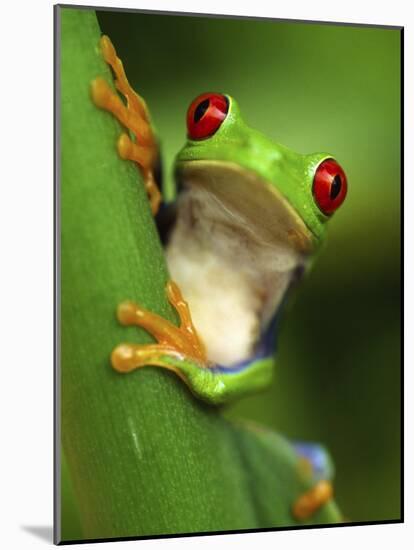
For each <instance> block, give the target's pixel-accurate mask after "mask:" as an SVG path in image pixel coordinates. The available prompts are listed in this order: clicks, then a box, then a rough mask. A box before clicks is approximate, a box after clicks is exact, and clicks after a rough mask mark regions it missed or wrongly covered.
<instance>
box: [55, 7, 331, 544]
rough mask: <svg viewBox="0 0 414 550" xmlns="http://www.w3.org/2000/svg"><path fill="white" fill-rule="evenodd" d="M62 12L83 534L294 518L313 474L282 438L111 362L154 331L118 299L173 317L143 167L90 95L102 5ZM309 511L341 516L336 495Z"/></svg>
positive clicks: (65, 328)
mask: <svg viewBox="0 0 414 550" xmlns="http://www.w3.org/2000/svg"><path fill="white" fill-rule="evenodd" d="M58 14H59V24H60V31H61V34H60V36H61V58H60V62H61V65H60V66H61V71H60V78H61V103H60V107H61V410H60V414H61V435H62V445H63V449H64V453H65V456H66V459H67V463H68V470H69V472H70V478H71V484H72V486H73V490H74V495H75V499H76V503H77V507H78V509H79V516H80V521H81V524H82V533H83V537H84V538H87V539H89V538H108V537H122V536H139V535H156V534H164V533H188V532H203V531H222V530H226V531H228V530H240V529H256V528H260V527H274V526H277V525H287V524H294V523H295V521H294V519H293V518H292V516H291V514H290V509H291V506H292V503H293V502H294V500H295V498H297V496H298V495H299V494H300V493H301V492H303V491H304V490H306V489H307V488H308V487H309V486H310V485H311V483H310V480H306V479H303V478H302V477H301V475H300V472H299V470H298V467H297V462H298V461H297V457H296V456H295V454H294V453H293V451H292V449H291V447H290V446H289V444H288V443H287V442H286V441H285V440H284V439H283V438H280V437H279V436H276V435H273V434H270V435H266V436H265V437H264V436H263V434H262V432H260V431H257V430H253V431H252V430H250V429H246V428H244V427H239V426H235V425H233V424H231V423H230V422H229V421H227V420H226V419H225V418H224V417H223V416H222V414H221V412H220V410H219V409H216V408H212V407H208V406H207V405H205V404H203V403H201V402H199V401H197V400H196V399H195V398H194V397H193V396H192V395H191V394H190V392H189V391H188V389H187V388H186V386H185V385H184V384H183V383H182V382H181V381H180V380H179V379H178V378H177V377H176V376H175V375H174V374H172V373H169V372H166V371H163V370H162V369H157V368H153V367H148V368H144V369H142V370H139V371H136V372H134V373H132V374H129V375H121V374H119V373H116V372H115V371H113V370H112V368H111V366H110V362H109V357H110V353H111V351H112V349H113V348H114V347H115V346H116V345H117V344H119V343H120V342H122V341H133V342H141V343H145V342H149V341H151V338H150V337H149V335H148V334H146V333H145V332H144V331H142V330H137V329H134V328H131V327H130V328H124V327H121V326H120V325H119V324H118V322H117V320H116V317H115V309H116V306H117V304H118V303H119V302H120V301H122V300H124V299H132V300H136V301H138V302H139V303H141V304H142V305H144V306H145V307H146V308H148V309H150V310H152V311H154V312H157V313H159V314H160V315H163V316H164V317H166V318H168V319H170V320H172V321H175V320H176V317H175V312H174V311H172V309H171V307H170V306H169V304H168V303H167V301H166V296H165V291H164V289H165V283H166V281H167V277H168V275H167V270H166V266H165V262H164V257H163V251H162V247H161V245H160V242H159V239H158V235H157V232H156V228H155V225H154V222H153V219H152V216H151V212H150V208H149V203H148V199H147V197H146V194H145V191H144V186H143V184H142V181H141V178H140V174H139V172H138V170H137V168H136V166H135V165H133V164H132V163H129V162H125V161H122V160H120V159H119V158H118V156H117V153H116V141H117V138H118V136H119V134H120V132H121V128H120V126H119V124H118V123H117V122H116V121H115V120H114V119H113V118H112V117H111V116H110V115H109V114H107V113H105V112H103V111H100V110H99V109H97V108H96V107H95V105H94V104H93V103H92V101H91V99H90V95H89V86H90V81H91V80H92V79H93V78H95V77H97V76H101V77H103V78H105V79H107V80H108V82H110V83H111V85H113V84H112V79H111V74H110V71H109V69H108V67H107V66H106V64H105V63H104V61H103V60H102V58H101V55H100V50H99V45H98V41H99V36H100V31H99V27H98V24H97V20H96V16H95V13H94V12H93V11H88V10H77V9H71V8H58ZM68 515H69V514H68ZM66 520H67V516H64V517H62V532H63V533H68V532H70V529H65V525H66V524H65V521H66ZM313 521H315V522H317V523H326V522H332V521H339V514H338V512H337V510H336V507H335V505H334V504H333V503H330V504H328V505H326V506H325V507H324V508H323V509H322V510H321V511H320V512H319V514H318V515H316V516H315V517H314V518H313ZM66 536H67V535H66Z"/></svg>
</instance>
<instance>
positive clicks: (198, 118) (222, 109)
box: [187, 94, 229, 139]
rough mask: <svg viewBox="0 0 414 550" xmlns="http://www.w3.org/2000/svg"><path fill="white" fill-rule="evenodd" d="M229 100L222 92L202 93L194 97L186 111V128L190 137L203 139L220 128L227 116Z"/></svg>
mask: <svg viewBox="0 0 414 550" xmlns="http://www.w3.org/2000/svg"><path fill="white" fill-rule="evenodd" d="M228 110H229V101H228V99H227V97H226V96H225V95H222V94H202V95H199V96H198V97H196V98H195V100H194V101H193V102H192V103H191V105H190V107H189V108H188V111H187V130H188V137H189V138H190V139H204V138H208V137H210V136H212V135H213V134H214V133H215V132H217V130H218V129H219V128H220V125H221V123H222V122H223V120H224V119H225V118H226V116H227V112H228Z"/></svg>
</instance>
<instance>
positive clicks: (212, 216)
mask: <svg viewBox="0 0 414 550" xmlns="http://www.w3.org/2000/svg"><path fill="white" fill-rule="evenodd" d="M166 256H167V263H168V268H169V271H170V274H171V277H172V279H173V280H174V281H176V282H177V283H178V285H179V286H180V288H181V290H182V292H183V295H184V298H185V299H186V300H187V302H188V303H189V306H190V311H191V314H192V317H193V321H194V325H195V327H196V328H197V331H198V333H199V335H200V336H201V338H202V340H203V342H204V344H205V346H206V349H207V355H208V358H209V360H211V361H212V362H214V363H218V364H220V365H224V366H231V365H232V364H235V363H238V362H240V361H242V360H245V359H247V358H248V357H250V356H251V355H252V354H253V352H254V348H255V344H256V343H257V341H258V339H259V337H260V334H261V332H262V331H263V330H264V329H265V327H266V326H267V325H268V323H269V321H270V320H271V318H272V316H273V314H274V312H275V311H276V309H277V307H278V306H279V304H280V302H281V300H282V298H283V295H284V293H285V291H286V289H287V287H288V285H289V282H290V280H291V277H292V274H293V271H294V269H295V268H296V267H297V265H298V264H299V263H300V262H301V258H300V255H299V254H298V253H297V252H295V251H294V250H293V249H292V248H290V247H288V246H287V245H286V244H282V243H275V242H273V243H268V242H261V241H260V240H258V239H257V238H256V237H255V234H254V232H253V231H252V229H251V227H250V226H249V224H248V223H246V222H245V221H244V220H243V219H241V218H240V217H238V216H236V215H235V214H234V213H233V212H231V211H230V210H229V209H228V208H227V207H226V206H225V205H223V204H222V203H221V202H220V201H219V200H218V199H217V197H216V196H215V195H213V194H212V193H211V192H209V191H208V190H206V189H205V188H203V187H201V186H197V185H194V186H191V188H190V189H188V190H186V191H184V192H183V193H182V195H181V196H180V198H179V202H178V216H177V223H176V225H175V227H174V229H173V232H172V234H171V237H170V241H169V243H168V246H167V250H166Z"/></svg>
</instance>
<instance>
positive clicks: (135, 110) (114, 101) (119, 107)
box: [91, 36, 161, 215]
mask: <svg viewBox="0 0 414 550" xmlns="http://www.w3.org/2000/svg"><path fill="white" fill-rule="evenodd" d="M100 45H101V50H102V55H103V57H104V59H105V61H106V62H107V63H108V65H110V66H111V67H112V70H113V72H114V74H115V78H116V79H115V86H116V88H117V90H118V91H119V92H121V94H122V95H123V96H124V97H125V99H126V103H127V104H126V105H124V103H123V102H122V101H121V98H120V97H119V95H118V94H117V93H115V92H114V91H113V90H112V88H111V87H110V86H109V84H108V83H107V82H106V80H104V79H103V78H100V77H98V78H96V79H95V80H93V81H92V83H91V95H92V99H93V101H94V103H95V105H96V106H97V107H100V108H101V109H105V110H106V111H108V112H110V113H111V114H112V115H113V116H114V117H115V118H116V119H117V120H118V121H119V122H120V123H121V124H122V125H123V126H125V128H127V129H128V130H129V131H130V132H131V133H132V134H133V136H134V138H135V141H132V140H131V138H130V136H129V135H128V134H127V133H123V134H121V136H120V137H119V139H118V153H119V155H120V156H121V158H123V159H126V160H132V161H133V162H136V163H137V164H138V166H139V168H140V170H141V172H142V175H143V178H144V182H145V188H146V190H147V193H148V197H149V200H150V203H151V210H152V213H153V214H154V215H155V214H156V213H157V211H158V208H159V205H160V202H161V193H160V191H159V189H158V187H157V184H156V183H155V179H154V165H155V162H156V160H157V157H158V146H157V141H156V138H155V135H154V132H153V130H152V126H151V121H150V116H149V111H148V108H147V106H146V104H145V101H144V99H143V98H142V97H141V96H139V95H138V94H137V93H136V92H135V91H134V90H133V89H132V88H131V86H130V84H129V82H128V79H127V77H126V74H125V71H124V67H123V64H122V61H121V60H120V59H119V57H117V55H116V51H115V48H114V46H113V44H112V42H111V41H110V39H109V38H108V37H107V36H102V37H101V41H100Z"/></svg>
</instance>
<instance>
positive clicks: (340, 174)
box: [312, 159, 348, 216]
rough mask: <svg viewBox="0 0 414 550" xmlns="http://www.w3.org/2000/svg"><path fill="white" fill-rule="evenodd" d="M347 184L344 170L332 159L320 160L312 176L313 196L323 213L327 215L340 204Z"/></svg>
mask: <svg viewBox="0 0 414 550" xmlns="http://www.w3.org/2000/svg"><path fill="white" fill-rule="evenodd" d="M347 190H348V184H347V181H346V176H345V172H344V171H343V170H342V168H341V167H340V166H339V164H338V163H337V162H336V161H335V160H333V159H327V160H324V161H323V162H321V164H320V165H319V166H318V168H317V169H316V172H315V176H314V178H313V188H312V191H313V196H314V197H315V201H316V204H317V205H318V207H319V209H320V210H322V212H323V213H324V214H326V215H327V216H329V215H330V214H333V213H334V212H335V210H336V209H337V208H339V207H340V206H341V204H342V203H343V202H344V200H345V197H346V192H347Z"/></svg>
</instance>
